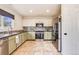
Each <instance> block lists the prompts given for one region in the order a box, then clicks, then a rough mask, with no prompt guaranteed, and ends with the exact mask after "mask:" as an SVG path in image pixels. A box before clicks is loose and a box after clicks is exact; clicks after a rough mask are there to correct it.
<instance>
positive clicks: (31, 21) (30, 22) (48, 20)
mask: <svg viewBox="0 0 79 59" xmlns="http://www.w3.org/2000/svg"><path fill="white" fill-rule="evenodd" d="M36 23H44V26H52V25H53V18H52V17H25V18H24V19H23V26H36Z"/></svg>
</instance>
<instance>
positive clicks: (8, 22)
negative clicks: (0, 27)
mask: <svg viewBox="0 0 79 59" xmlns="http://www.w3.org/2000/svg"><path fill="white" fill-rule="evenodd" d="M3 24H4V26H5V27H7V26H11V24H12V19H11V18H10V17H6V16H4V17H3Z"/></svg>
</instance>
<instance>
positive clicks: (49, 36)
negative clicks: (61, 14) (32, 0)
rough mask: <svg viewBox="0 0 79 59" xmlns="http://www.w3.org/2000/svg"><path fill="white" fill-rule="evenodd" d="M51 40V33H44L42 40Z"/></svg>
mask: <svg viewBox="0 0 79 59" xmlns="http://www.w3.org/2000/svg"><path fill="white" fill-rule="evenodd" d="M45 39H46V40H50V39H52V32H44V40H45Z"/></svg>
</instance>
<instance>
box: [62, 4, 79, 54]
mask: <svg viewBox="0 0 79 59" xmlns="http://www.w3.org/2000/svg"><path fill="white" fill-rule="evenodd" d="M61 15H62V52H61V53H62V54H79V26H78V23H79V5H74V4H73V5H62V14H61Z"/></svg>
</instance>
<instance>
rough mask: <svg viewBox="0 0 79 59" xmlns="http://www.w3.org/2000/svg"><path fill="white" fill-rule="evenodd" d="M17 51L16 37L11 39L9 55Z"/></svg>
mask: <svg viewBox="0 0 79 59" xmlns="http://www.w3.org/2000/svg"><path fill="white" fill-rule="evenodd" d="M15 49H16V36H11V37H9V54H10V53H12V52H13V51H14V50H15Z"/></svg>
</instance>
